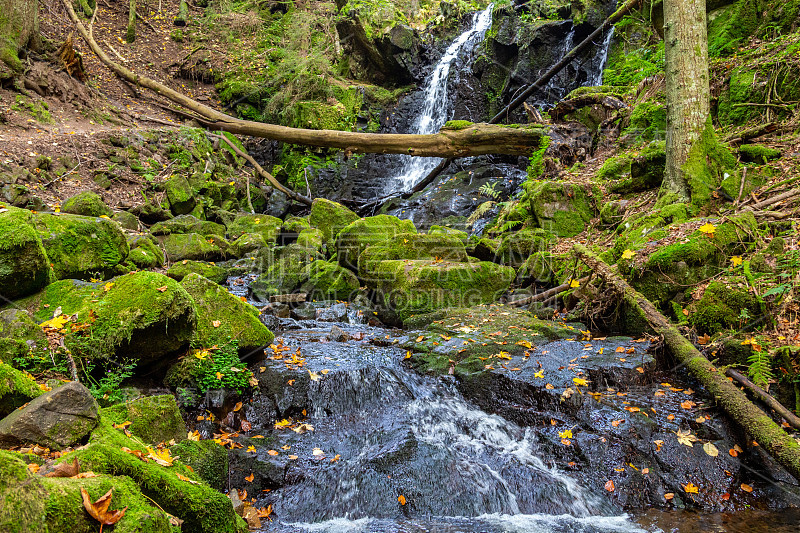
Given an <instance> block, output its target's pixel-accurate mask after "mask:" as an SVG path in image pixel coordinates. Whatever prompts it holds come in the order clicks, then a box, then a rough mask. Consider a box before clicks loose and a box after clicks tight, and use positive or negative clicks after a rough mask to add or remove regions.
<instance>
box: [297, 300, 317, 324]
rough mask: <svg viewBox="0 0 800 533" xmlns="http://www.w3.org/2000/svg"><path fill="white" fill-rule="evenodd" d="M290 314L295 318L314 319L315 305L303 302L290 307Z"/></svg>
mask: <svg viewBox="0 0 800 533" xmlns="http://www.w3.org/2000/svg"><path fill="white" fill-rule="evenodd" d="M291 316H292V318H295V319H297V320H315V319H316V318H317V307H316V306H315V305H314V304H311V303H304V304H303V305H299V306H297V307H295V308H294V309H292V314H291Z"/></svg>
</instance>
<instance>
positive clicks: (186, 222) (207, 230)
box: [150, 215, 226, 235]
mask: <svg viewBox="0 0 800 533" xmlns="http://www.w3.org/2000/svg"><path fill="white" fill-rule="evenodd" d="M225 231H226V229H225V226H223V225H222V224H217V223H216V222H211V221H208V220H200V219H199V218H197V217H196V216H194V215H180V216H177V217H175V218H171V219H169V220H165V221H163V222H158V223H156V224H153V226H152V227H151V228H150V233H151V234H153V235H171V234H173V233H198V234H200V235H225Z"/></svg>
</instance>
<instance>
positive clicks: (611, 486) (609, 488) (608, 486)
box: [604, 479, 614, 492]
mask: <svg viewBox="0 0 800 533" xmlns="http://www.w3.org/2000/svg"><path fill="white" fill-rule="evenodd" d="M604 487H605V489H606V490H607V491H608V492H614V480H613V479H609V480H608V481H606V484H605V485H604Z"/></svg>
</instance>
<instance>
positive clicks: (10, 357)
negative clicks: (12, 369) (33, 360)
mask: <svg viewBox="0 0 800 533" xmlns="http://www.w3.org/2000/svg"><path fill="white" fill-rule="evenodd" d="M47 347H48V342H47V336H46V335H45V334H44V332H43V331H42V329H41V328H40V327H39V326H38V325H37V324H36V322H34V321H33V318H31V316H30V315H29V314H28V313H27V312H25V311H23V310H21V309H15V308H10V309H5V310H3V311H0V361H9V362H11V361H14V359H17V358H19V359H23V358H27V357H30V356H33V355H35V356H38V357H43V356H45V353H46V351H47Z"/></svg>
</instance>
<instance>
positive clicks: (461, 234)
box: [428, 224, 469, 246]
mask: <svg viewBox="0 0 800 533" xmlns="http://www.w3.org/2000/svg"><path fill="white" fill-rule="evenodd" d="M441 234H445V235H452V236H454V237H456V238H458V239H459V240H460V241H461V242H463V243H464V245H465V246H466V244H467V243H468V242H469V235H468V234H467V232H466V231H461V230H458V229H454V228H448V227H447V226H437V225H435V224H434V225H433V226H431V227H430V228H429V229H428V235H441Z"/></svg>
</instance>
